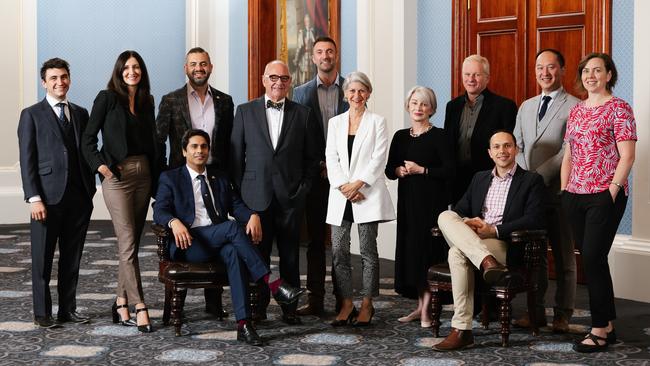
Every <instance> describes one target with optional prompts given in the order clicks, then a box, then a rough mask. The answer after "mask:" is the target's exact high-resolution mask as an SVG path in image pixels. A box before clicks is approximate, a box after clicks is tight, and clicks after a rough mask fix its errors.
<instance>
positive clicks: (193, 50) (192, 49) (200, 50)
mask: <svg viewBox="0 0 650 366" xmlns="http://www.w3.org/2000/svg"><path fill="white" fill-rule="evenodd" d="M193 53H205V54H206V55H208V62H210V63H212V61H210V54H209V53H208V51H206V50H204V49H203V48H201V47H193V48H190V50H189V51H187V53H186V54H185V62H187V56H189V55H191V54H193Z"/></svg>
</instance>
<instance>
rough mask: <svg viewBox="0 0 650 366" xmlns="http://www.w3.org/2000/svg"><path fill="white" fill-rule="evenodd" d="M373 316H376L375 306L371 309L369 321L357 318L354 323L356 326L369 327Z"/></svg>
mask: <svg viewBox="0 0 650 366" xmlns="http://www.w3.org/2000/svg"><path fill="white" fill-rule="evenodd" d="M373 316H375V308H374V307H373V308H372V311H370V318H368V321H367V322H360V321H358V320H355V321H354V324H352V325H353V326H355V327H367V326H369V325H370V323H371V322H372V317H373Z"/></svg>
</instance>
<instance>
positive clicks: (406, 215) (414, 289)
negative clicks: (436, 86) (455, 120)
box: [386, 86, 454, 328]
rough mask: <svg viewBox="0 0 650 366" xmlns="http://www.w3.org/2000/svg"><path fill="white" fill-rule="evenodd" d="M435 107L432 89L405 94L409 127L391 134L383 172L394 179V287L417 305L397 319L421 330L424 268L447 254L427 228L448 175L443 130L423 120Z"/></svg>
mask: <svg viewBox="0 0 650 366" xmlns="http://www.w3.org/2000/svg"><path fill="white" fill-rule="evenodd" d="M436 106H437V103H436V95H435V94H434V92H433V90H431V89H429V88H426V87H422V86H415V87H414V88H412V89H411V90H410V91H409V92H408V94H407V95H406V102H405V107H406V111H407V112H408V113H409V117H410V119H411V127H410V128H406V129H403V130H399V131H397V132H395V135H394V136H393V141H392V142H391V145H390V152H389V154H388V163H387V165H386V176H387V177H388V178H389V179H399V185H398V189H397V245H396V247H395V291H396V292H397V293H399V294H401V295H402V296H405V297H408V298H416V297H417V299H418V307H417V309H415V310H414V311H412V312H411V313H409V314H408V315H406V316H403V317H401V318H399V319H398V320H399V321H400V322H410V321H413V320H417V319H420V325H421V326H422V327H425V328H428V327H430V326H431V316H430V314H429V311H428V310H429V306H428V305H429V302H430V301H431V293H430V292H429V290H428V288H427V286H426V273H427V269H428V268H429V266H431V265H432V264H434V263H438V262H444V261H445V260H446V258H447V253H446V247H445V245H444V243H442V242H440V241H439V240H436V239H435V238H433V237H432V236H431V228H432V227H433V226H435V225H436V218H437V217H438V215H439V214H440V213H441V212H442V211H444V210H446V209H447V205H448V203H449V195H448V187H449V181H450V180H451V179H452V178H453V176H454V156H453V153H452V150H451V148H450V146H449V143H448V140H447V137H446V135H445V133H444V130H442V129H440V128H437V127H434V126H433V125H432V124H431V123H430V122H429V118H431V116H433V114H434V113H436Z"/></svg>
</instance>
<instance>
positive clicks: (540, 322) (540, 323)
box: [512, 313, 548, 328]
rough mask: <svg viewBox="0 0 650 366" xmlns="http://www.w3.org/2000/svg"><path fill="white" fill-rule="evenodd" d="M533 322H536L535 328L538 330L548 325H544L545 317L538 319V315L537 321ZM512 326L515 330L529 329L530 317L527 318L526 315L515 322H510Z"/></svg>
mask: <svg viewBox="0 0 650 366" xmlns="http://www.w3.org/2000/svg"><path fill="white" fill-rule="evenodd" d="M535 321H536V322H537V327H538V328H541V327H545V326H547V325H548V324H547V323H546V317H545V316H542V317H540V316H539V315H538V316H537V319H535ZM512 325H514V326H515V327H517V328H530V325H531V323H530V317H529V316H528V313H526V314H524V315H523V316H522V317H521V318H519V319H517V320H514V321H513V322H512Z"/></svg>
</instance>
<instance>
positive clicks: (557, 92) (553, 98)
mask: <svg viewBox="0 0 650 366" xmlns="http://www.w3.org/2000/svg"><path fill="white" fill-rule="evenodd" d="M560 89H562V87H559V88H557V89H555V90H553V91H552V92H550V93H548V94H546V93H544V92H542V98H544V97H545V96H547V95H548V96H549V97H551V100H555V98H556V97H557V95H558V94H559V93H560Z"/></svg>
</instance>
